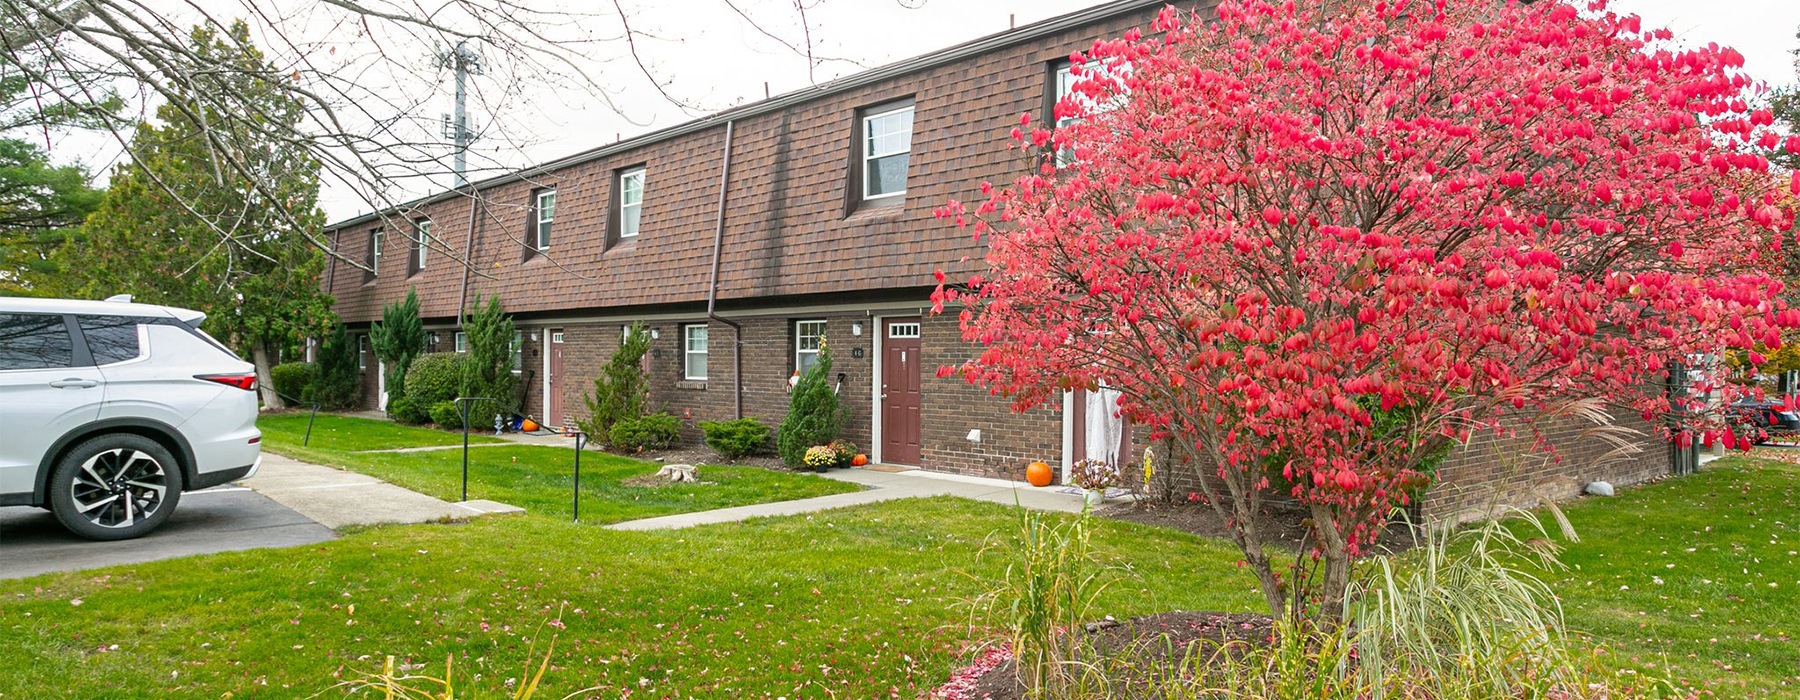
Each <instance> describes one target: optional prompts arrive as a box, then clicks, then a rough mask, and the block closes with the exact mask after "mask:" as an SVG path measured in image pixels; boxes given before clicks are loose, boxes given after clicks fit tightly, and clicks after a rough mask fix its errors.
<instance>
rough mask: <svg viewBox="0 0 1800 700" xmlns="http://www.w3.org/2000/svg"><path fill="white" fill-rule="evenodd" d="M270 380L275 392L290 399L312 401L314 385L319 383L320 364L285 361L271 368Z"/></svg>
mask: <svg viewBox="0 0 1800 700" xmlns="http://www.w3.org/2000/svg"><path fill="white" fill-rule="evenodd" d="M269 382H270V383H272V384H274V385H275V392H276V393H278V394H281V395H282V396H283V397H284V398H286V399H287V400H289V401H312V400H313V387H314V386H315V385H317V384H318V383H319V366H318V365H317V364H314V363H312V362H284V363H282V364H279V365H275V366H274V367H270V368H269Z"/></svg>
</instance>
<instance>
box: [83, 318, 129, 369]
mask: <svg viewBox="0 0 1800 700" xmlns="http://www.w3.org/2000/svg"><path fill="white" fill-rule="evenodd" d="M79 320H80V321H81V336H82V337H83V338H85V339H87V346H88V352H89V353H92V354H93V356H94V364H96V365H110V364H113V363H115V362H124V361H126V360H135V359H137V357H138V355H139V354H141V350H140V348H139V347H138V322H139V321H138V319H135V318H130V317H127V316H81V317H79Z"/></svg>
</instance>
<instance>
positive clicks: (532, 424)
mask: <svg viewBox="0 0 1800 700" xmlns="http://www.w3.org/2000/svg"><path fill="white" fill-rule="evenodd" d="M519 429H520V430H523V431H525V432H527V433H535V432H537V429H538V424H537V421H534V420H532V419H530V418H526V419H525V422H523V423H520V424H519Z"/></svg>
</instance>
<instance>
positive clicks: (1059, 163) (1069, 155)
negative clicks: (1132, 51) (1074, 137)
mask: <svg viewBox="0 0 1800 700" xmlns="http://www.w3.org/2000/svg"><path fill="white" fill-rule="evenodd" d="M1083 69H1084V70H1086V71H1089V72H1095V73H1098V74H1100V75H1101V76H1105V75H1109V74H1111V75H1121V74H1122V75H1129V74H1130V73H1131V64H1129V63H1126V64H1124V65H1116V64H1115V65H1113V66H1108V65H1096V62H1095V61H1089V62H1088V63H1087V64H1084V66H1083ZM1074 70H1075V64H1073V63H1070V62H1068V61H1064V62H1062V64H1061V65H1059V66H1057V68H1056V76H1055V84H1054V85H1053V86H1052V87H1053V88H1054V89H1055V90H1056V93H1055V95H1054V99H1052V100H1051V101H1050V117H1051V118H1052V119H1053V120H1055V123H1056V128H1058V129H1061V128H1063V127H1065V126H1068V125H1070V124H1074V123H1076V122H1079V121H1081V120H1080V119H1077V118H1075V117H1058V116H1056V106H1057V105H1058V104H1061V103H1062V101H1063V98H1065V97H1068V96H1069V95H1070V94H1073V93H1074V92H1075V83H1076V80H1077V78H1076V77H1075V73H1074ZM1086 77H1087V76H1083V78H1086ZM1078 99H1080V100H1081V101H1083V102H1090V101H1091V98H1089V97H1087V96H1086V95H1082V96H1079V98H1078ZM1130 99H1131V98H1130V96H1129V95H1114V96H1113V98H1112V99H1111V100H1109V101H1108V102H1107V103H1105V104H1094V105H1093V107H1092V109H1091V110H1090V111H1092V112H1096V113H1105V112H1111V111H1113V110H1115V109H1119V108H1120V107H1124V106H1125V103H1126V102H1127V101H1129V100H1130ZM1074 163H1075V150H1074V149H1072V148H1064V149H1060V150H1058V151H1057V152H1056V167H1058V168H1066V167H1069V166H1070V165H1073V164H1074Z"/></svg>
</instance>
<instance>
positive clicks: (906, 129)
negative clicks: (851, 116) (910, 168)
mask: <svg viewBox="0 0 1800 700" xmlns="http://www.w3.org/2000/svg"><path fill="white" fill-rule="evenodd" d="M912 128H913V108H912V105H907V106H905V107H901V108H899V109H894V110H889V111H886V112H882V113H880V114H871V115H869V116H866V117H863V120H862V134H863V143H862V170H863V173H862V175H863V199H879V198H882V197H892V196H895V195H901V194H905V193H906V164H907V159H908V157H909V155H910V154H911V152H912Z"/></svg>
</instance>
